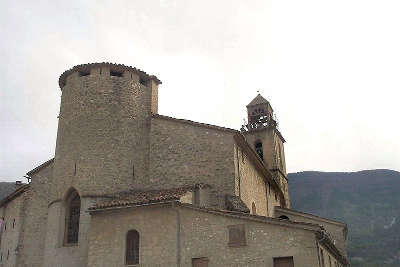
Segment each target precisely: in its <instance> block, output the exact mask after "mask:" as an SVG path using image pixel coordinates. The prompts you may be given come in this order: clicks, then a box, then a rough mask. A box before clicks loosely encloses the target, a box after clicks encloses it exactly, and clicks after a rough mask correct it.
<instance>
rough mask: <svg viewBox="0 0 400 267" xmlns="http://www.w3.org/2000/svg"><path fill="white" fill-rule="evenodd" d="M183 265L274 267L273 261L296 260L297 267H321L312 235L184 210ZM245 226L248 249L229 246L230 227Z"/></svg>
mask: <svg viewBox="0 0 400 267" xmlns="http://www.w3.org/2000/svg"><path fill="white" fill-rule="evenodd" d="M181 218H182V219H181V227H182V230H181V234H182V236H183V239H182V245H181V247H182V265H181V266H191V265H190V264H191V259H192V258H197V257H207V258H208V259H209V266H254V267H259V266H273V258H274V257H290V256H293V259H294V264H295V266H318V256H317V248H316V243H315V235H314V233H313V232H311V231H306V230H302V229H295V228H290V227H284V226H278V225H271V224H266V223H260V222H254V221H249V220H244V219H239V218H233V217H226V216H221V215H215V214H210V213H204V212H197V211H194V210H191V209H185V210H182V212H181ZM240 224H244V225H245V233H246V242H247V245H246V246H241V247H230V246H228V226H231V225H240Z"/></svg>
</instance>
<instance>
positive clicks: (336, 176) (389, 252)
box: [288, 170, 400, 267]
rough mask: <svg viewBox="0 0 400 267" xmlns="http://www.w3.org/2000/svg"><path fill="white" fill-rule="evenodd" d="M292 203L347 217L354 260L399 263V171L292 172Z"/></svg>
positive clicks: (368, 266)
mask: <svg viewBox="0 0 400 267" xmlns="http://www.w3.org/2000/svg"><path fill="white" fill-rule="evenodd" d="M288 179H289V189H290V197H291V204H292V208H293V209H296V210H300V211H304V212H308V213H313V214H317V215H320V216H323V217H327V218H331V219H335V220H340V221H344V222H346V223H347V225H348V228H349V238H348V246H347V252H348V256H349V258H350V261H351V264H352V266H363V267H383V266H385V267H386V266H390V267H392V266H396V267H398V266H400V172H397V171H392V170H367V171H360V172H316V171H308V172H298V173H291V174H289V175H288Z"/></svg>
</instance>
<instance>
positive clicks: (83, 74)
mask: <svg viewBox="0 0 400 267" xmlns="http://www.w3.org/2000/svg"><path fill="white" fill-rule="evenodd" d="M89 75H90V72H89V71H80V72H79V76H80V77H82V76H89Z"/></svg>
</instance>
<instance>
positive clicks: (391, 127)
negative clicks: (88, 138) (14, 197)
mask: <svg viewBox="0 0 400 267" xmlns="http://www.w3.org/2000/svg"><path fill="white" fill-rule="evenodd" d="M0 4H1V5H0V6H1V9H0V36H1V40H0V123H1V129H0V180H2V181H15V180H18V179H21V177H22V176H23V175H24V174H25V173H26V172H27V171H29V170H31V169H32V168H34V167H35V166H37V165H39V164H40V163H42V162H44V161H46V160H48V159H50V158H52V157H53V156H54V149H55V141H56V132H57V115H58V111H59V104H60V89H59V88H58V78H59V76H60V74H61V73H62V72H63V71H64V70H66V69H69V68H71V67H72V66H74V65H77V64H82V63H88V62H103V61H108V62H115V63H121V64H126V65H131V66H135V67H138V68H140V69H143V70H144V71H146V72H147V73H150V74H154V75H156V76H157V77H159V78H160V79H161V80H162V82H163V84H162V85H161V86H160V90H159V113H160V114H163V115H168V116H173V117H177V118H185V119H190V120H195V121H199V122H205V123H211V124H216V125H220V126H225V127H230V128H234V129H240V126H241V124H242V121H243V119H244V118H245V117H246V108H245V106H246V104H248V103H249V102H250V101H251V100H252V99H253V98H254V97H255V96H256V94H257V90H260V92H261V94H262V95H263V96H264V97H266V98H267V99H268V100H269V101H270V102H271V104H272V106H273V108H274V110H275V111H276V113H277V116H278V119H279V123H280V125H279V126H280V130H281V132H282V134H283V136H284V137H285V138H286V140H287V143H286V146H285V150H286V162H287V169H288V171H289V172H295V171H301V170H320V171H357V170H363V169H376V168H389V169H395V170H400V142H399V138H400V134H399V133H400V126H399V125H400V121H399V113H400V112H399V110H400V108H399V105H400V99H399V96H400V94H399V90H400V76H399V73H400V16H399V14H400V1H398V0H393V1H390V0H336V1H325V0H302V1H299V0H266V1H255V0H252V1H233V0H227V1H221V0H219V1H215V0H214V1H204V0H202V1H198V0H196V1H193V0H175V1H174V0H171V1H168V0H157V1H156V0H154V1H153V0H146V1H145V0H143V1H134V0H130V1H116V0H113V1H54V0H53V1H39V0H36V1H11V0H9V1H7V0H0Z"/></svg>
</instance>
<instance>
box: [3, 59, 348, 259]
mask: <svg viewBox="0 0 400 267" xmlns="http://www.w3.org/2000/svg"><path fill="white" fill-rule="evenodd" d="M160 84H161V81H160V80H159V79H158V78H157V77H155V76H151V75H148V74H146V73H145V72H143V71H141V70H139V69H136V68H133V67H128V66H124V65H119V64H111V63H94V64H83V65H78V66H75V67H73V68H72V69H70V70H67V71H65V72H64V73H63V74H62V75H61V76H60V79H59V86H60V88H61V91H62V97H61V106H60V113H59V123H58V132H57V142H56V149H55V156H54V158H53V159H50V160H48V161H47V162H45V163H43V164H42V165H40V166H38V167H36V168H35V169H33V170H31V171H29V172H28V173H27V177H28V180H29V183H27V184H22V183H21V182H18V183H17V189H16V190H15V191H14V192H13V193H11V194H10V195H8V196H7V197H6V198H5V199H3V200H2V201H1V202H0V217H1V244H0V266H3V267H8V266H10V267H11V266H18V267H19V266H21V267H41V266H45V267H83V266H92V267H95V266H96V267H101V266H103V267H122V266H124V267H126V266H140V267H147V266H149V267H150V266H151V267H153V266H154V267H156V266H177V267H189V266H193V267H205V266H210V267H212V266H232V267H236V266H237V267H239V266H240V267H244V266H257V267H258V266H264V267H293V266H296V267H317V266H319V267H339V266H340V267H343V266H348V265H349V264H348V260H347V255H346V252H345V248H346V247H345V245H346V239H347V226H346V224H344V223H342V222H338V221H334V220H330V219H325V218H321V217H318V216H315V215H311V214H307V213H303V212H299V211H296V210H293V209H291V208H290V198H289V188H288V184H289V183H288V182H289V181H288V178H287V174H286V164H285V153H284V143H285V139H284V138H283V135H282V134H281V133H280V131H279V130H278V128H277V122H276V117H275V115H274V111H273V109H272V107H271V105H270V103H269V102H268V101H267V100H266V99H264V98H263V97H262V96H261V95H257V96H256V97H255V98H254V99H253V100H252V101H251V102H250V103H249V105H247V111H248V122H247V123H246V125H243V127H242V128H241V130H240V131H238V130H234V129H229V128H224V127H219V126H215V125H210V124H204V123H199V122H194V121H190V120H184V119H177V118H172V117H168V116H164V115H160V114H158V87H159V85H160Z"/></svg>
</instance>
